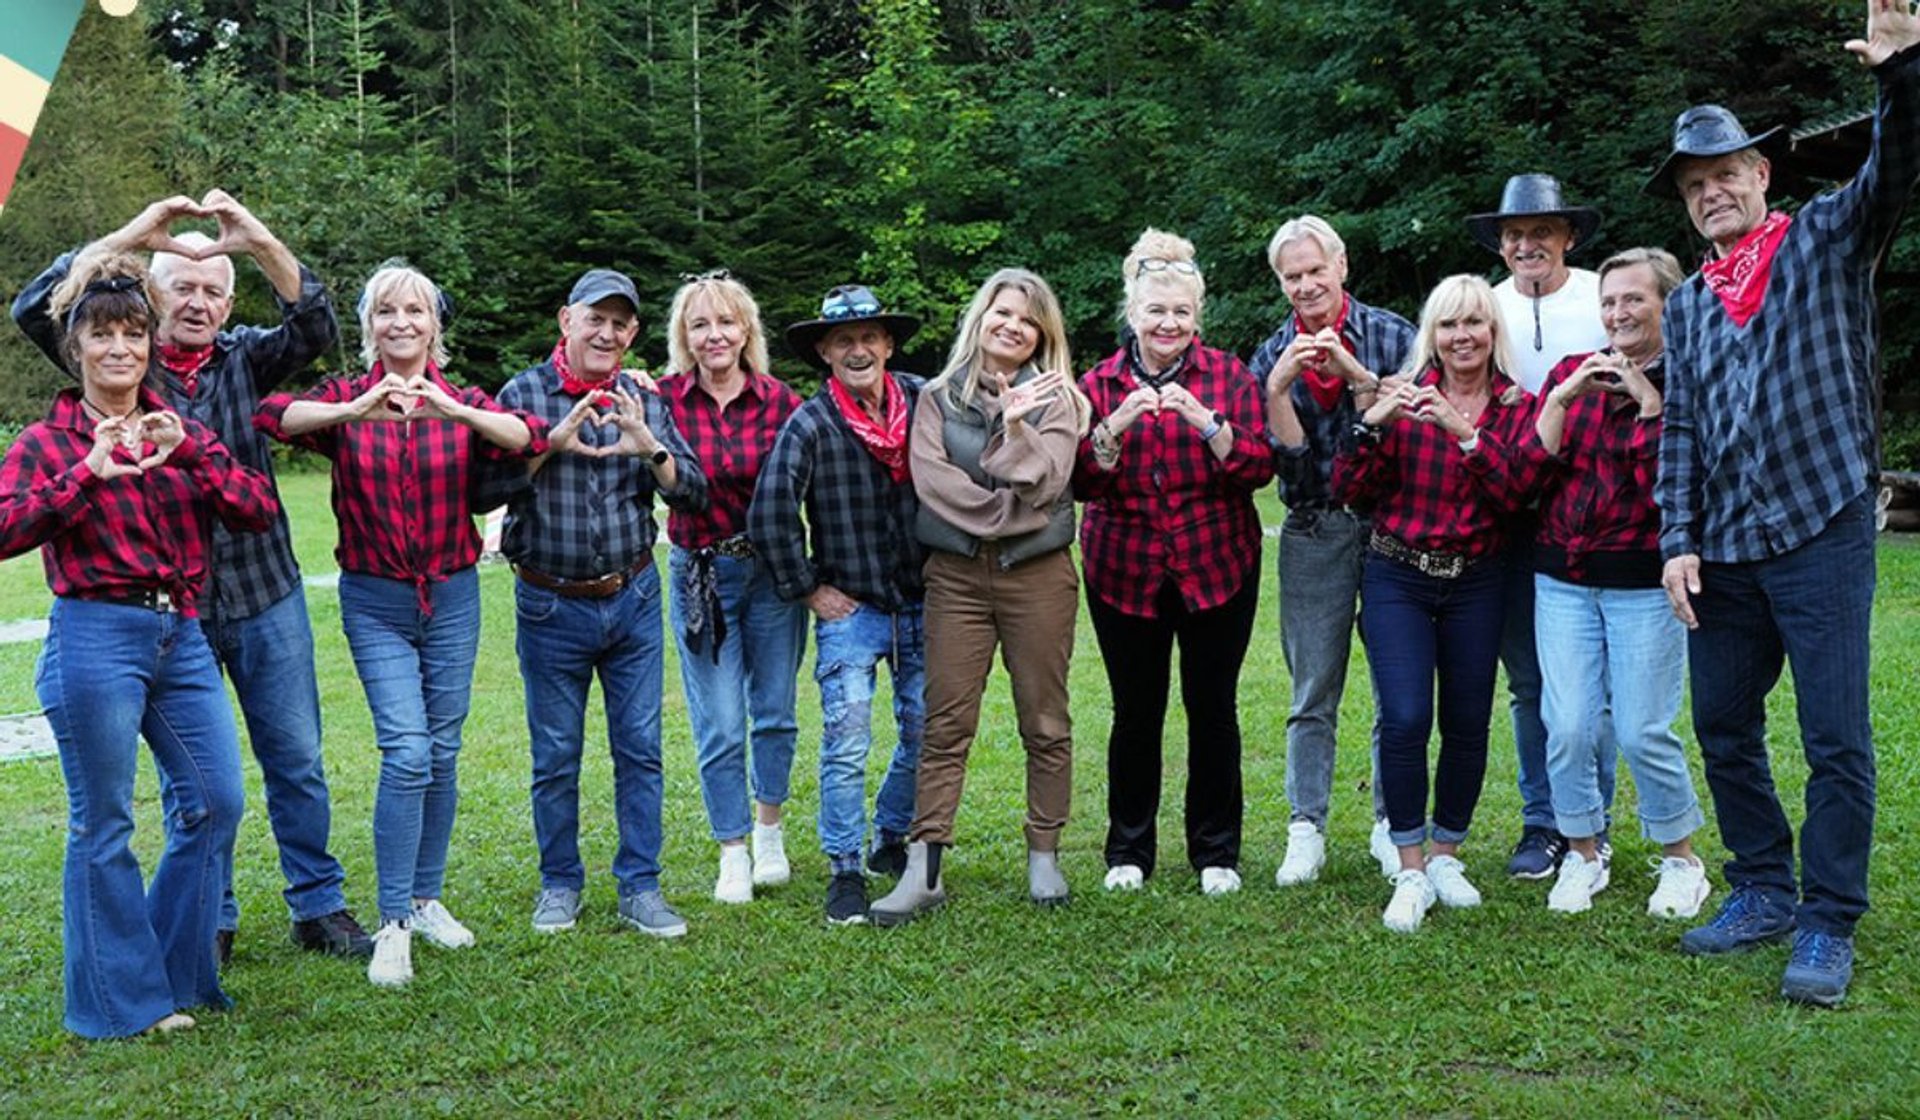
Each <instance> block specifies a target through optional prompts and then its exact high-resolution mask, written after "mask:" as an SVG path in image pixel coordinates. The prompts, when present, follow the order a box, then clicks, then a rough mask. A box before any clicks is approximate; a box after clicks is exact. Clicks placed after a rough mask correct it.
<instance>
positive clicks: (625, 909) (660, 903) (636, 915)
mask: <svg viewBox="0 0 1920 1120" xmlns="http://www.w3.org/2000/svg"><path fill="white" fill-rule="evenodd" d="M620 920H621V921H623V922H625V923H627V924H628V925H630V926H632V927H633V928H634V929H637V930H639V931H640V932H641V933H644V934H646V935H647V936H648V937H685V936H686V935H687V920H686V919H685V918H682V917H681V916H680V915H679V914H678V913H676V912H675V911H674V909H673V907H671V906H668V905H667V899H666V896H665V895H663V894H661V893H660V892H659V891H657V890H652V891H640V892H639V893H637V894H630V895H624V896H622V897H621V899H620Z"/></svg>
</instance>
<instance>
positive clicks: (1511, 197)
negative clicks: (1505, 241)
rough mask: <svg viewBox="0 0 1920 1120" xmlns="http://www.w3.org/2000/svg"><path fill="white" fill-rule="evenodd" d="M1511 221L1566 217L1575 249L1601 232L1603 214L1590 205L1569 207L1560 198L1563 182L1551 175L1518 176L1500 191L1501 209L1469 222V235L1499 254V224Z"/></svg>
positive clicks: (1476, 215)
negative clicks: (1571, 229) (1512, 219)
mask: <svg viewBox="0 0 1920 1120" xmlns="http://www.w3.org/2000/svg"><path fill="white" fill-rule="evenodd" d="M1509 218H1564V219H1566V221H1567V224H1569V225H1571V226H1572V227H1573V244H1574V246H1575V247H1579V246H1583V245H1585V244H1586V243H1587V242H1588V241H1589V240H1591V239H1592V237H1593V235H1594V234H1595V233H1596V232H1597V231H1598V230H1599V229H1600V211H1598V210H1595V209H1594V208H1593V207H1591V206H1568V205H1567V202H1566V199H1564V198H1562V197H1561V195H1560V180H1558V179H1555V178H1554V177H1553V176H1551V175H1540V174H1530V175H1515V176H1514V177H1513V178H1511V179H1508V180H1507V188H1506V189H1505V190H1503V191H1501V192H1500V209H1499V210H1497V211H1495V212H1494V213H1491V214H1475V215H1473V216H1472V217H1470V218H1468V219H1467V232H1468V233H1471V234H1472V235H1473V239H1474V240H1475V241H1478V242H1479V243H1480V244H1481V245H1482V246H1484V247H1485V248H1486V249H1487V250H1488V251H1489V252H1493V253H1498V252H1499V251H1500V223H1501V222H1504V221H1506V220H1507V219H1509Z"/></svg>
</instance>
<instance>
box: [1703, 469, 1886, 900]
mask: <svg viewBox="0 0 1920 1120" xmlns="http://www.w3.org/2000/svg"><path fill="white" fill-rule="evenodd" d="M1873 534H1874V529H1873V505H1872V501H1871V499H1870V497H1869V496H1867V495H1862V496H1861V497H1858V498H1856V499H1854V500H1853V501H1852V502H1849V503H1848V504H1847V505H1845V506H1843V507H1841V510H1840V512H1839V513H1837V514H1835V515H1834V517H1833V520H1832V521H1830V522H1828V523H1827V527H1826V528H1825V529H1823V530H1821V532H1820V534H1819V535H1818V536H1816V537H1814V538H1813V539H1812V540H1810V541H1808V542H1807V543H1806V544H1803V545H1801V546H1800V547H1799V548H1796V549H1794V550H1793V551H1791V552H1788V553H1786V554H1784V555H1781V556H1775V557H1771V558H1769V559H1766V560H1758V561H1754V562H1752V563H1747V564H1703V565H1701V569H1700V594H1698V595H1696V596H1694V597H1693V606H1694V613H1695V615H1696V616H1697V617H1698V618H1699V620H1700V628H1699V629H1698V630H1694V631H1692V632H1691V633H1689V635H1688V642H1687V653H1688V661H1689V662H1690V663H1691V665H1692V672H1693V727H1694V732H1695V734H1696V735H1697V736H1698V737H1699V740H1700V753H1701V755H1702V757H1703V758H1704V759H1705V761H1706V770H1707V787H1708V789H1709V790H1711V791H1712V793H1713V805H1714V811H1715V813H1716V814H1717V815H1718V817H1719V820H1720V839H1721V841H1722V842H1723V843H1725V844H1726V846H1727V850H1728V851H1730V852H1732V853H1733V858H1732V859H1731V860H1729V861H1728V862H1727V865H1726V876H1727V881H1728V883H1730V884H1733V885H1740V884H1750V885H1753V886H1756V887H1759V888H1760V889H1761V890H1763V891H1765V892H1766V893H1767V894H1769V895H1771V896H1773V897H1774V898H1775V899H1777V900H1779V901H1780V902H1782V903H1785V904H1787V905H1792V904H1793V902H1794V899H1795V896H1796V893H1798V894H1799V895H1800V909H1799V921H1800V925H1801V927H1802V928H1805V929H1813V930H1818V931H1821V932H1824V933H1837V934H1851V933H1852V932H1853V927H1854V923H1856V922H1858V921H1859V920H1860V916H1861V915H1862V914H1864V913H1866V910H1867V856H1868V850H1869V849H1870V848H1871V847H1872V845H1873V806H1874V758H1873V728H1872V725H1871V723H1870V721H1869V719H1868V714H1867V660H1868V630H1869V625H1870V623H1871V621H1872V616H1873V583H1874V571H1875V566H1874V553H1873ZM1783 661H1784V662H1785V663H1787V664H1790V665H1792V667H1793V684H1794V693H1795V695H1796V697H1797V703H1796V705H1795V707H1796V708H1797V710H1798V714H1799V718H1800V743H1801V749H1802V750H1803V751H1804V752H1805V754H1806V760H1807V818H1806V823H1805V825H1803V826H1802V828H1801V833H1800V870H1801V877H1802V880H1803V883H1802V886H1801V888H1800V890H1799V891H1798V892H1796V889H1795V884H1794V874H1793V827H1792V826H1791V825H1790V824H1788V823H1787V816H1786V813H1785V812H1784V811H1783V810H1782V809H1781V806H1780V798H1779V795H1778V794H1777V793H1776V792H1775V791H1774V786H1773V772H1772V770H1771V768H1770V767H1769V765H1768V761H1767V736H1766V731H1767V710H1766V703H1767V694H1768V693H1769V692H1772V691H1773V686H1774V685H1775V684H1776V683H1778V682H1779V680H1780V669H1781V666H1782V662H1783Z"/></svg>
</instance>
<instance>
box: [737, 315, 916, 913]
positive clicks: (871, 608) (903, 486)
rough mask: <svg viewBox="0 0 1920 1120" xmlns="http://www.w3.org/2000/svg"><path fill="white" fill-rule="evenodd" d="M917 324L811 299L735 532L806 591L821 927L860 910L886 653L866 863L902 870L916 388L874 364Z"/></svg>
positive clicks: (912, 686)
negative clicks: (784, 398)
mask: <svg viewBox="0 0 1920 1120" xmlns="http://www.w3.org/2000/svg"><path fill="white" fill-rule="evenodd" d="M919 326H920V323H919V321H918V320H917V319H914V318H912V317H911V316H908V315H897V314H893V313H891V312H888V311H886V310H885V309H884V308H882V307H881V306H880V301H879V300H878V299H877V298H876V297H875V296H874V294H873V292H871V291H870V290H868V289H867V288H866V287H864V286H861V285H858V284H844V285H841V286H840V287H837V288H835V289H833V290H832V291H830V292H828V293H827V297H826V299H824V300H822V301H821V304H820V317H819V318H817V319H808V320H806V321H804V322H800V323H795V324H793V325H792V326H790V327H788V328H787V345H788V346H790V347H791V348H792V349H793V352H794V353H796V354H798V355H799V356H800V357H802V358H804V359H806V361H807V362H808V363H809V364H810V365H812V366H813V367H814V368H816V369H819V370H822V371H824V372H826V373H827V374H828V376H827V378H826V381H825V383H824V384H823V385H822V386H821V387H820V391H819V392H818V393H816V394H814V396H813V398H812V399H811V400H809V401H807V402H806V403H805V404H803V405H801V406H800V407H799V408H798V409H797V410H795V411H794V414H793V415H792V416H791V417H789V418H788V419H787V422H786V424H785V425H784V426H783V427H782V428H781V429H780V435H779V437H778V438H777V439H776V440H775V441H774V444H773V450H772V451H771V452H769V453H768V456H767V461H766V464H765V465H764V466H763V467H762V468H761V471H760V481H759V483H758V485H757V486H756V487H755V489H754V494H753V505H752V506H751V507H750V508H749V510H748V512H747V534H748V536H749V537H750V538H752V540H753V544H754V547H755V548H756V549H757V550H758V551H759V553H760V557H761V559H762V560H763V561H764V562H765V563H766V565H767V568H768V571H769V572H770V573H771V574H772V577H773V585H774V589H775V590H776V591H777V592H779V594H780V595H781V596H782V597H784V598H786V599H792V600H804V601H805V602H806V604H807V606H808V608H809V609H811V610H812V611H813V615H814V620H815V623H814V646H815V662H816V664H817V665H818V668H817V669H816V676H817V677H818V679H819V682H820V709H821V716H822V719H823V722H824V724H825V726H824V727H823V728H822V734H821V742H820V847H821V849H822V850H823V851H825V852H826V854H827V858H828V860H829V862H830V863H831V865H832V870H833V879H832V881H831V883H830V884H829V885H828V887H827V921H828V922H829V923H831V924H834V925H849V924H854V923H861V922H865V921H866V920H867V886H866V880H865V878H864V877H863V875H862V874H861V869H860V856H861V849H862V846H863V841H864V838H865V836H866V831H867V819H866V777H867V752H868V750H869V748H870V747H871V746H872V742H873V732H872V723H871V720H870V718H869V717H870V714H871V707H872V702H873V686H874V680H875V677H876V667H877V666H878V665H879V663H880V662H881V661H883V660H884V661H886V662H887V664H888V668H889V670H890V671H891V673H892V675H893V711H894V723H895V726H896V727H897V728H898V730H899V735H900V741H899V744H898V745H897V746H896V747H895V748H894V752H893V760H892V763H891V764H890V765H889V766H888V767H887V776H886V778H885V780H884V781H882V782H881V785H880V792H879V793H878V794H877V795H876V796H875V798H874V805H873V832H874V837H873V840H874V844H873V850H872V854H871V856H870V858H869V860H868V866H869V867H870V868H871V869H872V870H873V871H875V872H879V873H883V874H891V875H898V874H900V872H901V871H902V870H903V869H904V868H905V866H906V857H907V853H906V837H907V828H908V826H909V825H911V824H912V823H913V797H914V778H915V772H916V771H917V770H918V768H919V761H920V737H921V726H922V724H923V723H924V721H925V712H926V709H925V701H924V697H923V691H922V689H923V683H924V679H925V675H926V672H925V666H926V657H925V654H926V640H925V634H924V631H923V630H922V625H921V609H920V608H921V601H922V599H923V598H924V597H925V596H924V588H923V584H922V582H921V577H920V567H921V564H922V563H923V562H924V561H925V559H926V557H925V554H924V552H923V551H922V549H921V546H920V544H919V543H918V541H917V540H916V538H915V536H914V532H913V523H914V517H915V515H916V513H917V511H918V509H919V499H918V498H917V497H915V495H914V490H913V482H912V480H911V479H910V478H909V477H908V474H907V430H908V427H909V423H910V419H911V417H912V415H913V408H914V404H915V402H916V401H917V400H918V399H919V395H920V387H921V384H922V383H921V380H920V379H919V378H917V377H913V376H911V375H907V374H898V373H893V372H890V371H889V370H888V369H887V359H888V358H891V357H892V356H893V352H894V349H895V348H896V347H898V346H899V345H901V344H902V343H904V342H906V341H907V339H908V338H910V337H912V335H913V332H914V331H915V330H917V329H918V328H919ZM803 512H804V513H805V524H804V525H803V524H802V521H801V515H802V513H803ZM809 531H811V542H809ZM809 543H811V552H809Z"/></svg>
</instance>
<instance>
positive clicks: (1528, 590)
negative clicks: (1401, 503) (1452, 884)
mask: <svg viewBox="0 0 1920 1120" xmlns="http://www.w3.org/2000/svg"><path fill="white" fill-rule="evenodd" d="M1599 229H1600V212H1599V211H1598V210H1595V209H1593V208H1592V207H1590V206H1569V205H1567V203H1566V200H1565V199H1564V198H1563V197H1562V196H1561V193H1560V183H1559V181H1558V180H1557V179H1555V178H1554V177H1553V176H1551V175H1541V174H1528V175H1515V176H1514V177H1513V178H1511V179H1508V180H1507V188H1506V190H1504V191H1502V192H1501V194H1500V209H1499V210H1497V211H1494V212H1493V213H1491V214H1475V215H1473V216H1472V217H1470V218H1468V219H1467V231H1468V232H1469V233H1471V234H1472V235H1473V239H1474V240H1475V241H1477V242H1479V243H1480V244H1481V245H1482V246H1483V247H1485V248H1486V249H1488V250H1489V251H1491V252H1494V253H1498V254H1500V258H1501V259H1502V260H1504V261H1506V262H1507V268H1509V269H1510V270H1512V273H1513V275H1511V276H1509V277H1507V278H1506V279H1505V280H1503V281H1501V282H1500V283H1499V284H1497V285H1495V287H1494V289H1493V295H1494V298H1495V300H1496V301H1498V303H1499V305H1500V319H1501V325H1502V326H1501V329H1502V330H1503V331H1504V333H1505V335H1506V338H1507V347H1508V350H1509V352H1510V353H1511V354H1512V355H1513V360H1514V362H1515V363H1516V365H1517V368H1515V369H1510V370H1507V371H1505V372H1506V373H1507V374H1508V375H1509V376H1511V377H1512V378H1513V379H1514V380H1515V381H1517V382H1519V383H1520V384H1521V385H1522V386H1523V387H1524V388H1525V389H1526V390H1527V391H1528V392H1529V393H1538V392H1539V391H1540V387H1541V385H1543V384H1544V383H1545V381H1546V377H1547V373H1548V372H1549V371H1550V370H1552V369H1553V367H1554V366H1555V365H1556V364H1557V363H1558V362H1559V361H1560V359H1562V358H1564V357H1566V356H1567V355H1568V354H1582V353H1587V352H1590V351H1594V350H1602V349H1605V348H1606V346H1607V332H1606V328H1605V327H1603V326H1602V325H1601V323H1600V277H1599V276H1597V275H1595V274H1594V273H1592V272H1589V271H1587V270H1586V269H1584V268H1569V267H1568V266H1567V253H1569V252H1570V251H1572V250H1573V249H1576V248H1578V247H1580V246H1583V245H1586V244H1587V243H1588V242H1589V241H1591V240H1592V239H1593V235H1594V234H1595V233H1596V232H1597V231H1598V230H1599ZM1522 522H1523V523H1522V524H1518V525H1516V526H1515V528H1514V534H1513V536H1514V546H1513V548H1512V550H1511V551H1510V553H1509V555H1508V558H1507V561H1508V572H1507V601H1506V616H1507V621H1506V627H1505V630H1504V632H1503V633H1502V635H1501V640H1500V662H1501V664H1503V665H1505V666H1506V669H1507V692H1508V695H1509V697H1510V698H1511V704H1510V707H1511V710H1512V713H1513V747H1514V755H1515V760H1516V767H1515V775H1516V781H1515V784H1517V785H1518V786H1519V787H1520V841H1519V843H1517V844H1515V845H1514V848H1513V857H1512V858H1511V859H1510V860H1508V862H1507V874H1508V875H1511V876H1513V877H1514V878H1516V879H1545V878H1547V877H1549V876H1551V875H1552V874H1553V873H1554V870H1555V869H1556V868H1558V867H1559V865H1560V860H1561V859H1562V858H1563V857H1564V856H1565V855H1566V852H1567V841H1566V837H1564V836H1562V835H1560V830H1559V828H1558V827H1557V826H1556V823H1555V822H1556V818H1555V817H1554V813H1553V786H1552V783H1551V782H1550V781H1549V780H1548V777H1547V725H1546V723H1545V722H1543V721H1542V720H1541V718H1540V688H1541V680H1540V660H1539V655H1538V654H1537V652H1536V651H1535V649H1534V634H1533V515H1532V513H1531V512H1528V513H1527V514H1526V515H1524V517H1523V518H1522ZM1600 741H1601V743H1602V746H1601V748H1600V758H1599V759H1598V760H1597V768H1596V776H1597V778H1598V779H1599V784H1600V800H1601V802H1602V804H1603V805H1604V806H1605V807H1606V808H1607V809H1608V810H1609V811H1611V809H1612V808H1613V789H1614V775H1615V772H1616V769H1617V766H1616V762H1615V747H1614V740H1613V736H1612V735H1611V734H1605V735H1602V736H1601V737H1600ZM1612 851H1613V849H1612V846H1611V845H1610V844H1608V843H1607V842H1606V836H1605V834H1604V833H1603V834H1602V836H1601V846H1600V854H1601V859H1602V860H1606V859H1610V858H1612Z"/></svg>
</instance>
